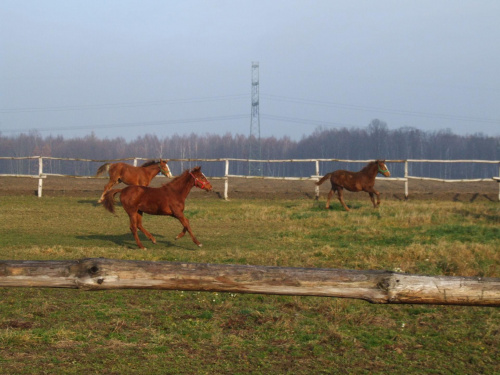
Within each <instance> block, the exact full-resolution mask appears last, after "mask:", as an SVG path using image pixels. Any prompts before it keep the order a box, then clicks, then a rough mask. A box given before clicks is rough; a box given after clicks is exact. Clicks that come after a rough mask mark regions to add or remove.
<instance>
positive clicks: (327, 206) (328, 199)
mask: <svg viewBox="0 0 500 375" xmlns="http://www.w3.org/2000/svg"><path fill="white" fill-rule="evenodd" d="M333 193H334V191H333V188H332V189H331V190H330V191H329V192H328V196H327V198H326V206H325V208H326V209H329V208H330V200H331V199H332V197H333Z"/></svg>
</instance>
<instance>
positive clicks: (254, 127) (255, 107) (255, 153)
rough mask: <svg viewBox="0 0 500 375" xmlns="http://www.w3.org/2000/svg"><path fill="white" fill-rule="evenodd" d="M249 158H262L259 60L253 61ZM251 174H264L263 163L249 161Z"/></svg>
mask: <svg viewBox="0 0 500 375" xmlns="http://www.w3.org/2000/svg"><path fill="white" fill-rule="evenodd" d="M248 143H249V144H248V159H252V160H262V146H261V142H260V114H259V62H258V61H257V62H256V61H254V62H252V107H251V114H250V137H249V138H248ZM248 174H249V175H262V163H255V162H249V163H248Z"/></svg>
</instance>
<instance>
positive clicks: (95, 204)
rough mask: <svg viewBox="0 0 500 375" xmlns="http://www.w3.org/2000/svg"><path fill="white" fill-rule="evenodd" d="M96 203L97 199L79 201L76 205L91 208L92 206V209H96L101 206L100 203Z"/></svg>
mask: <svg viewBox="0 0 500 375" xmlns="http://www.w3.org/2000/svg"><path fill="white" fill-rule="evenodd" d="M97 201H98V198H97V199H81V200H79V201H78V203H80V204H90V205H91V206H94V207H98V206H102V204H101V203H97Z"/></svg>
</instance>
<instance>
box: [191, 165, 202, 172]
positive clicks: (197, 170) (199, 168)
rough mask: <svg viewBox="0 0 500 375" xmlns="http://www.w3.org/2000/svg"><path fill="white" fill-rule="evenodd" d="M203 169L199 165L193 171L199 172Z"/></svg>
mask: <svg viewBox="0 0 500 375" xmlns="http://www.w3.org/2000/svg"><path fill="white" fill-rule="evenodd" d="M200 170H201V167H200V166H199V165H198V166H196V167H194V168H193V172H199V171H200Z"/></svg>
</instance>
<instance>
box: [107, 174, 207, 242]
mask: <svg viewBox="0 0 500 375" xmlns="http://www.w3.org/2000/svg"><path fill="white" fill-rule="evenodd" d="M193 186H196V187H199V188H200V189H203V190H206V191H210V190H212V185H211V184H210V182H208V180H207V178H206V177H205V175H204V174H203V173H201V168H200V167H195V168H193V169H192V170H186V171H184V173H182V174H181V175H180V176H178V177H176V178H174V179H173V180H172V181H170V182H169V183H166V184H164V185H162V186H161V187H159V188H154V187H145V186H127V187H126V188H123V189H113V190H110V191H108V192H107V193H106V194H105V195H104V200H103V205H104V207H105V208H106V209H107V210H108V211H109V212H111V213H114V212H115V200H114V196H115V194H117V193H119V192H121V194H120V202H121V203H122V206H123V209H124V210H125V211H126V212H127V214H128V216H129V218H130V230H131V231H132V234H133V235H134V238H135V242H137V245H138V246H139V248H141V249H144V246H143V245H142V243H141V241H140V240H139V236H138V235H137V228H139V229H140V230H141V231H142V233H144V234H145V235H146V237H148V238H149V239H150V240H151V241H152V242H153V243H154V244H156V239H155V238H154V237H153V235H152V234H151V233H149V232H148V231H147V230H146V229H144V227H143V226H142V214H143V213H144V212H145V213H147V214H150V215H168V216H173V217H175V218H177V219H178V220H179V221H180V222H181V224H182V225H183V227H184V228H183V230H182V232H181V233H179V234H178V235H177V237H176V238H175V239H176V240H178V239H179V238H181V237H183V236H184V235H185V234H186V231H188V232H189V234H190V235H191V238H192V239H193V242H194V243H195V244H196V245H198V246H200V247H201V243H200V242H199V241H198V240H197V239H196V237H195V236H194V234H193V231H192V230H191V227H190V226H189V220H188V219H187V218H186V217H185V216H184V201H185V200H186V198H187V196H188V194H189V192H190V191H191V189H192V188H193Z"/></svg>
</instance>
